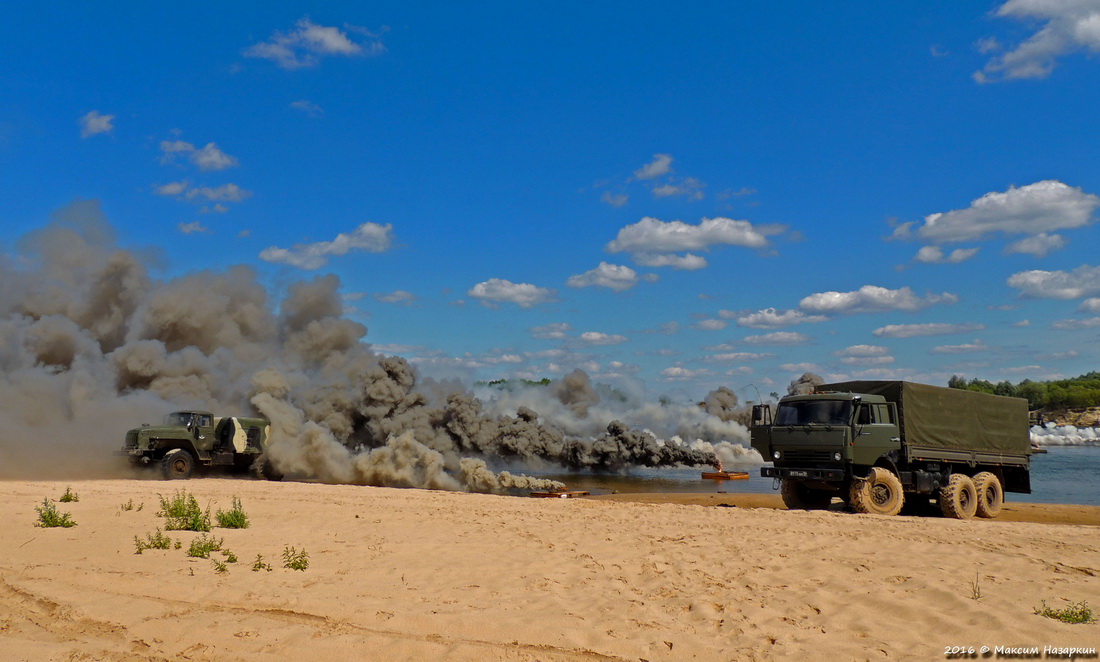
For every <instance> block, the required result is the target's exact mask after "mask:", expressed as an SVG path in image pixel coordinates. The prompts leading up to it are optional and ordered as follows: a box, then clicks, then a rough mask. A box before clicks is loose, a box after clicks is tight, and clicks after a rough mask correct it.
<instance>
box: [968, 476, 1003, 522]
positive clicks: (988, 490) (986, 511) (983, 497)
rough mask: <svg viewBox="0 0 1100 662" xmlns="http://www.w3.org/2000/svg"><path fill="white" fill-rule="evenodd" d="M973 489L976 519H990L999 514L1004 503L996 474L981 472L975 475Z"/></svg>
mask: <svg viewBox="0 0 1100 662" xmlns="http://www.w3.org/2000/svg"><path fill="white" fill-rule="evenodd" d="M974 489H975V491H976V492H977V498H978V508H977V510H976V512H975V514H976V515H977V516H978V517H985V518H989V519H992V518H994V517H996V516H997V515H999V514H1000V513H1001V507H1002V506H1004V502H1005V493H1004V488H1003V487H1002V486H1001V481H1000V479H999V478H997V475H996V474H994V473H992V472H989V471H983V472H981V473H979V474H977V475H975V476H974Z"/></svg>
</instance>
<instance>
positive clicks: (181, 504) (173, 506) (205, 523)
mask: <svg viewBox="0 0 1100 662" xmlns="http://www.w3.org/2000/svg"><path fill="white" fill-rule="evenodd" d="M158 496H159V495H158ZM157 515H159V516H161V517H163V518H164V519H165V522H164V528H165V529H167V530H169V531H209V530H210V508H209V507H207V508H206V510H205V511H203V509H202V508H200V507H199V502H198V500H197V499H195V495H194V494H189V493H187V492H184V491H182V490H180V491H179V492H176V494H175V495H173V497H172V498H171V499H166V498H164V497H163V496H162V497H160V512H158V513H157Z"/></svg>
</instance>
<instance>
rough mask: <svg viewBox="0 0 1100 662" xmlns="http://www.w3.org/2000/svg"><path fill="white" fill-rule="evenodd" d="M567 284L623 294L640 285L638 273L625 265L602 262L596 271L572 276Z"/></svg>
mask: <svg viewBox="0 0 1100 662" xmlns="http://www.w3.org/2000/svg"><path fill="white" fill-rule="evenodd" d="M565 284H566V285H568V286H569V287H593V286H598V287H606V288H608V289H611V290H615V291H616V292H622V291H624V290H629V289H630V288H632V287H634V286H635V285H637V284H638V272H636V271H634V270H633V269H631V268H630V267H626V266H623V265H619V264H609V263H607V262H600V264H599V266H597V267H596V268H595V269H591V270H589V271H586V272H584V273H583V274H578V275H576V276H570V277H569V280H567V281H565Z"/></svg>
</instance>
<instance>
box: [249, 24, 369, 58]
mask: <svg viewBox="0 0 1100 662" xmlns="http://www.w3.org/2000/svg"><path fill="white" fill-rule="evenodd" d="M344 27H345V29H346V30H347V32H345V31H344V30H341V29H340V28H337V27H331V26H324V25H318V24H317V23H314V22H313V21H311V20H309V17H305V18H302V19H301V20H299V21H298V22H297V23H295V25H294V30H291V31H290V32H285V33H284V32H281V31H278V30H276V31H275V33H274V34H272V35H271V38H270V39H268V40H267V41H264V42H260V43H258V44H253V45H252V46H249V47H248V48H247V49H245V51H244V55H245V57H255V58H262V59H265V60H271V61H273V62H275V63H276V64H278V65H279V66H280V67H282V68H283V69H298V68H301V67H312V66H315V65H317V64H318V63H319V62H320V61H321V59H322V58H323V57H326V56H329V55H338V56H344V57H354V56H364V55H379V54H381V53H384V52H386V47H385V46H383V45H382V42H381V41H380V40H379V39H378V35H376V34H372V33H370V32H369V31H367V30H366V29H365V28H360V27H356V26H351V25H345V26H344ZM348 32H354V33H358V34H359V35H360V36H361V37H365V39H361V40H360V41H356V40H355V39H353V38H351V37H349V36H348Z"/></svg>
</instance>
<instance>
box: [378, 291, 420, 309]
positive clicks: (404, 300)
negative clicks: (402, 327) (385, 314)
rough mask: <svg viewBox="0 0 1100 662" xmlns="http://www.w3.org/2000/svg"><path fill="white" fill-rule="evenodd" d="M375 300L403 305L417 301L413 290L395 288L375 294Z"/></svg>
mask: <svg viewBox="0 0 1100 662" xmlns="http://www.w3.org/2000/svg"><path fill="white" fill-rule="evenodd" d="M374 298H375V300H377V301H381V302H382V303H396V304H402V305H406V306H407V305H409V304H412V303H413V302H415V301H416V295H415V294H413V293H412V292H406V291H405V290H394V291H393V292H378V293H377V294H375V295H374Z"/></svg>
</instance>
